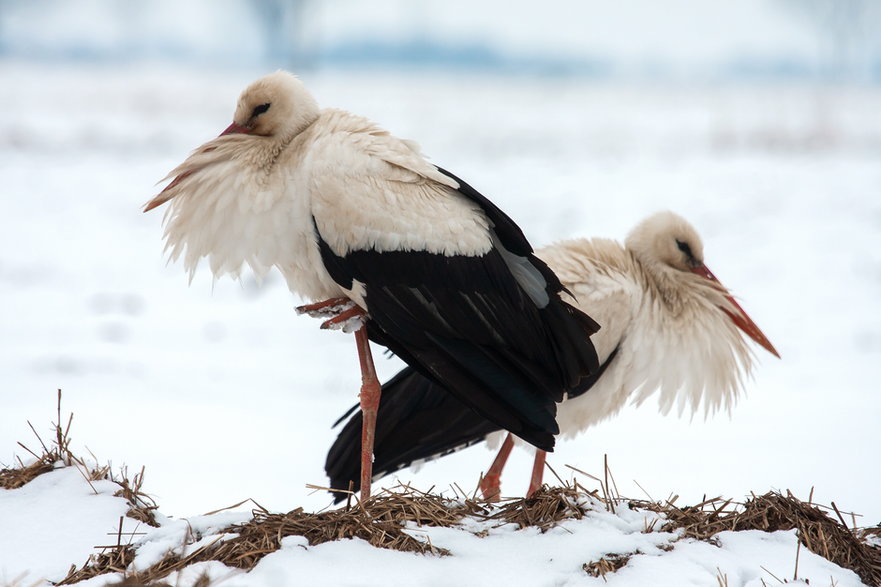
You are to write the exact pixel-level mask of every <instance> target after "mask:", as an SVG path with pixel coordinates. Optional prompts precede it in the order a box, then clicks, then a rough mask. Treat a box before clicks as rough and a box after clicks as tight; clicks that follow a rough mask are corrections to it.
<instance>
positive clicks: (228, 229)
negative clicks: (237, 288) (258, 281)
mask: <svg viewBox="0 0 881 587" xmlns="http://www.w3.org/2000/svg"><path fill="white" fill-rule="evenodd" d="M236 138H237V137H236ZM221 139H224V140H221ZM229 139H233V137H221V138H220V139H216V140H215V141H212V142H210V143H206V145H203V146H202V147H200V148H199V149H197V150H196V151H195V152H194V153H193V154H192V155H191V156H190V157H189V158H188V159H187V160H186V161H184V163H183V164H181V165H180V166H179V167H178V168H177V169H175V170H174V171H173V172H172V174H174V177H175V180H173V181H172V183H171V184H170V185H169V187H168V188H166V189H167V192H168V194H167V195H168V197H169V198H170V200H171V201H170V206H169V208H168V210H167V211H166V216H165V240H166V249H167V250H168V251H169V256H170V258H171V259H172V260H177V259H179V258H182V259H183V263H184V267H185V269H186V270H187V271H188V273H189V274H190V276H191V277H192V275H193V274H194V273H195V271H196V268H197V266H198V264H199V261H200V260H201V259H202V258H203V257H207V258H208V261H209V264H210V266H211V271H212V272H213V273H214V275H215V277H220V276H223V275H226V274H230V275H232V276H233V277H237V276H238V275H239V273H240V271H241V268H242V265H243V264H248V265H249V266H250V267H251V268H252V269H253V271H254V272H255V274H257V275H258V276H262V275H264V274H265V273H266V272H267V271H268V270H269V269H270V268H271V267H272V266H273V265H275V264H277V263H279V262H280V261H281V260H283V259H290V258H293V257H294V256H295V255H296V251H294V247H295V243H296V242H297V240H296V239H293V238H289V237H290V233H289V231H290V228H291V221H292V219H293V218H294V217H295V216H296V210H295V205H296V201H295V200H294V199H292V198H290V197H288V194H287V192H286V186H285V178H284V174H281V173H267V171H266V169H265V168H263V167H260V166H255V165H254V164H253V161H251V160H249V159H248V157H243V156H241V153H240V150H236V149H235V148H233V147H234V145H237V144H238V143H240V142H241V141H237V140H229ZM177 178H179V179H177Z"/></svg>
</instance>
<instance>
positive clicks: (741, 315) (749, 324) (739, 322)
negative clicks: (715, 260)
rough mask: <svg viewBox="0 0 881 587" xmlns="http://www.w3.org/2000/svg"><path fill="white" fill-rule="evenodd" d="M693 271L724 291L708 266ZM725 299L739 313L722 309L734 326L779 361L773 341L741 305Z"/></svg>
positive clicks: (729, 298)
mask: <svg viewBox="0 0 881 587" xmlns="http://www.w3.org/2000/svg"><path fill="white" fill-rule="evenodd" d="M691 271H692V273H696V274H698V275H700V276H701V277H703V278H705V279H709V280H710V281H713V282H715V283H717V284H719V287H722V288H723V289H724V287H723V286H722V284H721V283H719V280H718V279H716V276H715V275H713V272H712V271H710V270H709V269H708V268H707V266H706V265H703V264H701V265H698V266H697V267H694V268H692V270H691ZM725 297H726V298H727V299H728V301H729V302H731V305H732V306H734V307H735V309H737V313H733V312H730V311H728V310H726V309H725V308H722V311H723V312H725V313H726V314H728V316H729V317H730V318H731V321H732V322H734V324H735V325H736V326H737V327H738V328H740V329H741V330H743V331H744V332H745V333H746V334H747V336H749V337H750V338H751V339H753V340H754V341H756V342H757V343H759V344H760V345H762V347H764V348H765V349H766V350H767V351H768V352H769V353H771V354H772V355H774V356H775V357H777V358H778V359H779V358H780V353H778V352H777V349H775V348H774V345H772V344H771V341H770V340H768V337H766V336H765V335H764V333H763V332H762V331H761V330H759V327H758V326H756V323H755V322H753V321H752V319H751V318H750V317H749V316H748V315H747V313H746V312H744V311H743V308H741V307H740V304H738V303H737V302H736V301H735V300H734V298H733V297H731V296H725Z"/></svg>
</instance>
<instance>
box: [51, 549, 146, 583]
mask: <svg viewBox="0 0 881 587" xmlns="http://www.w3.org/2000/svg"><path fill="white" fill-rule="evenodd" d="M133 560H135V551H134V549H133V548H132V547H131V546H130V545H128V544H123V545H120V546H116V547H106V548H104V549H103V550H102V551H101V552H100V553H99V554H94V555H92V556H90V557H89V560H88V561H86V564H84V565H83V566H82V568H80V569H77V568H75V567H73V568H71V569H70V572H69V573H68V574H67V576H66V577H65V578H64V579H62V580H61V581H59V582H58V583H56V585H73V584H74V583H78V582H80V581H85V580H86V579H91V578H92V577H97V576H98V575H106V574H107V573H124V572H125V569H126V568H127V567H128V566H129V565H130V564H131V563H132V561H133Z"/></svg>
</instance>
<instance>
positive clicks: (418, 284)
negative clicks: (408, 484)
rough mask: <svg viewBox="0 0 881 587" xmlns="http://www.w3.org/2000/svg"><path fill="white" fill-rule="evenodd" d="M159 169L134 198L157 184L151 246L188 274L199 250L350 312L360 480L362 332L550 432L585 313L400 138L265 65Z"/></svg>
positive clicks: (583, 363) (364, 456)
mask: <svg viewBox="0 0 881 587" xmlns="http://www.w3.org/2000/svg"><path fill="white" fill-rule="evenodd" d="M166 180H171V181H170V183H169V184H168V186H167V187H166V188H165V189H164V190H163V191H162V192H161V193H160V194H159V195H157V196H156V197H155V198H153V199H152V200H150V201H149V202H148V203H147V204H146V205H145V207H144V211H148V210H151V209H153V208H155V207H157V206H160V205H162V204H163V203H165V202H170V206H169V208H168V210H167V211H166V216H165V240H166V248H167V249H168V250H169V251H170V257H171V259H172V260H178V259H182V260H183V264H184V267H185V268H186V270H187V271H188V272H189V273H190V276H191V277H192V274H193V273H194V272H195V271H196V268H197V266H198V265H199V262H200V261H201V259H202V258H207V261H208V265H209V266H210V268H211V271H212V272H213V273H214V275H215V276H216V277H220V276H222V275H225V274H229V275H232V276H234V277H236V276H238V275H239V273H240V271H241V270H242V268H243V266H244V265H248V266H250V267H251V269H252V270H253V271H254V272H255V273H256V274H257V275H258V276H261V275H263V274H265V273H266V272H267V271H269V270H270V269H271V268H273V267H275V268H277V269H278V270H279V271H280V272H281V274H282V275H283V276H284V277H285V279H286V281H287V284H288V287H289V289H290V290H291V291H292V292H294V293H295V294H298V295H299V296H301V297H302V298H304V299H306V300H309V301H311V302H315V303H313V304H310V305H308V306H305V307H304V309H305V311H307V312H310V313H312V314H316V315H321V314H322V312H325V311H327V312H329V316H332V317H331V318H330V319H329V320H328V321H327V322H326V323H325V325H336V326H340V325H347V326H352V324H351V322H352V320H356V321H357V320H359V319H360V321H361V322H356V323H355V324H354V326H355V327H356V328H357V330H356V332H355V335H356V339H357V346H358V351H359V357H360V360H361V368H362V382H363V385H362V389H361V405H362V409H363V410H364V414H365V417H364V424H365V425H364V430H363V432H362V443H363V446H362V451H361V465H360V468H361V471H362V482H361V483H360V485H361V491H362V496H364V497H366V496H367V495H369V485H370V479H371V475H370V463H371V457H372V441H371V438H372V436H371V435H372V424H371V421H372V420H373V418H374V417H375V414H376V406H377V404H378V402H379V390H380V386H379V382H378V380H377V379H376V375H375V372H374V370H373V362H372V358H371V356H370V348H369V344H368V342H367V341H368V337H369V339H370V340H371V341H373V342H376V343H379V344H381V345H383V346H386V347H387V348H389V349H390V350H391V351H392V352H394V353H395V354H396V355H398V356H399V357H401V358H402V359H403V360H404V361H405V362H406V363H407V364H408V365H409V366H410V367H411V368H413V369H414V370H415V372H418V373H419V374H420V375H421V376H422V377H424V378H426V380H427V381H432V382H435V383H437V384H439V385H441V386H442V388H444V389H447V390H449V392H450V393H452V394H454V395H455V396H456V397H457V398H458V399H459V401H461V402H463V403H464V404H465V405H467V406H469V407H470V408H472V409H474V410H476V411H477V412H479V413H481V414H483V416H484V417H486V418H488V419H490V420H492V421H493V422H495V423H496V425H498V426H499V427H501V428H504V429H506V430H510V431H511V432H513V433H515V434H517V435H518V437H520V438H523V439H524V440H526V441H527V442H530V443H532V444H534V445H535V446H537V447H539V448H541V449H542V450H551V449H552V448H553V445H554V436H555V435H556V434H557V433H558V432H559V428H558V426H557V423H556V421H555V415H556V403H557V402H559V401H561V400H562V399H563V395H564V393H565V392H566V391H568V390H569V389H571V388H573V387H574V386H575V385H577V384H578V382H579V381H580V380H581V379H582V378H583V377H584V376H586V375H588V374H589V373H591V372H593V371H594V370H596V368H597V366H598V361H597V357H596V352H595V350H594V348H593V345H592V344H591V342H590V340H589V336H590V335H591V334H593V333H594V332H595V331H596V330H597V329H598V326H597V324H596V323H595V322H594V321H593V320H592V319H591V318H589V317H588V316H587V314H585V313H584V312H582V311H581V310H578V309H576V308H574V307H573V306H571V305H569V304H568V303H566V302H564V301H563V300H562V299H561V297H560V292H561V291H562V285H561V284H560V281H559V280H558V279H557V277H556V276H555V275H554V273H553V272H552V271H551V270H550V269H548V267H547V265H545V263H544V262H542V261H541V260H539V259H538V258H537V257H535V255H534V254H533V250H532V247H531V246H530V245H529V243H528V242H527V240H526V238H525V237H524V235H523V233H522V231H521V230H520V228H519V227H518V226H517V225H516V224H515V223H514V222H513V221H512V220H511V219H510V218H509V217H508V216H507V215H505V213H504V212H502V211H501V210H500V209H499V208H497V207H496V206H495V205H494V204H493V203H492V202H490V201H489V200H488V199H487V198H485V197H484V196H483V195H481V194H480V193H478V192H477V191H476V190H475V189H474V188H472V187H471V186H469V185H468V184H466V183H465V182H463V181H462V180H460V179H459V178H457V177H455V176H454V175H453V174H451V173H449V172H447V171H445V170H443V169H440V168H438V167H436V166H434V165H432V164H431V163H429V162H428V161H426V159H425V158H424V157H423V156H422V155H421V153H420V151H419V148H418V146H417V145H416V144H415V143H413V142H411V141H407V140H402V139H399V138H396V137H394V136H392V135H390V134H389V133H388V132H387V131H385V130H383V129H381V128H380V127H378V126H377V125H375V124H374V123H372V122H370V121H369V120H367V119H365V118H362V117H360V116H355V115H353V114H350V113H348V112H344V111H342V110H335V109H319V107H318V105H317V103H316V101H315V99H314V98H313V97H312V95H311V94H310V93H309V92H308V91H307V90H306V88H305V87H304V86H303V84H302V83H301V82H300V81H299V79H297V78H296V77H295V76H294V75H292V74H290V73H287V72H282V71H279V72H276V73H273V74H270V75H267V76H265V77H263V78H261V79H259V80H257V81H256V82H254V83H253V84H251V85H250V86H249V87H248V88H246V89H245V90H244V92H243V93H242V95H241V97H240V98H239V100H238V104H237V106H236V110H235V115H234V119H233V123H232V124H231V125H230V126H229V128H227V129H226V130H225V131H224V132H223V133H222V134H221V135H220V136H219V137H217V138H215V139H213V140H210V141H208V142H207V143H205V144H203V145H202V146H200V147H199V148H197V149H196V150H195V151H194V152H193V153H192V154H191V155H190V157H189V158H187V159H186V161H184V162H183V163H182V164H181V165H179V166H178V167H177V168H175V169H174V170H172V171H171V173H169V174H168V176H167V177H166ZM362 324H363V326H362ZM353 442H354V443H356V444H357V442H356V441H355V440H353ZM353 448H354V447H353Z"/></svg>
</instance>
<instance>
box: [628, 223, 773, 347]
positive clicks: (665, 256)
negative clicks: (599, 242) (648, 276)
mask: <svg viewBox="0 0 881 587" xmlns="http://www.w3.org/2000/svg"><path fill="white" fill-rule="evenodd" d="M625 244H626V246H627V248H628V249H629V250H630V251H631V252H632V253H633V255H634V256H635V257H636V258H637V259H638V260H639V261H640V263H642V264H643V265H645V266H647V267H649V268H652V267H653V268H656V269H659V270H661V271H663V272H664V273H672V276H673V278H674V279H675V280H676V282H678V283H679V284H680V285H681V286H682V287H683V288H684V287H688V284H689V282H690V281H692V280H694V279H695V277H694V276H700V277H701V278H703V279H704V280H707V281H709V282H711V283H712V284H713V286H714V288H716V289H718V290H719V291H721V292H722V293H723V295H724V301H723V304H724V305H720V308H721V310H722V311H723V312H725V313H726V314H727V315H728V316H729V318H731V321H732V322H734V324H735V325H736V326H737V327H738V328H740V329H741V330H742V331H743V332H744V333H746V334H747V335H748V336H749V337H750V338H751V339H753V340H754V341H755V342H757V343H758V344H759V345H761V346H762V347H763V348H765V349H766V350H767V351H768V352H770V353H771V354H773V355H774V356H776V357H778V358H779V357H780V354H779V353H778V352H777V350H776V349H775V348H774V345H772V344H771V342H770V341H769V340H768V338H767V337H766V336H765V335H764V334H763V333H762V331H761V330H760V329H759V327H758V326H756V324H755V322H753V321H752V319H751V318H750V317H749V316H748V315H747V313H746V312H744V311H743V308H741V307H740V304H738V303H737V302H736V301H735V300H734V298H733V297H732V296H731V295H730V294H729V293H728V290H727V289H725V287H724V286H723V285H722V284H721V283H719V280H718V279H716V276H715V275H713V273H712V272H711V271H710V270H709V268H707V266H706V265H705V264H704V246H703V243H702V242H701V239H700V237H699V236H698V234H697V231H696V230H695V229H694V227H692V226H691V224H689V223H688V222H687V221H686V220H685V219H684V218H682V217H681V216H679V215H677V214H674V213H673V212H659V213H657V214H654V215H652V216H649V217H648V218H646V219H645V220H643V221H642V222H640V223H639V224H638V225H637V226H636V228H634V229H633V230H632V231H631V233H630V234H629V235H628V237H627V240H626V243H625ZM717 295H718V294H717Z"/></svg>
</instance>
